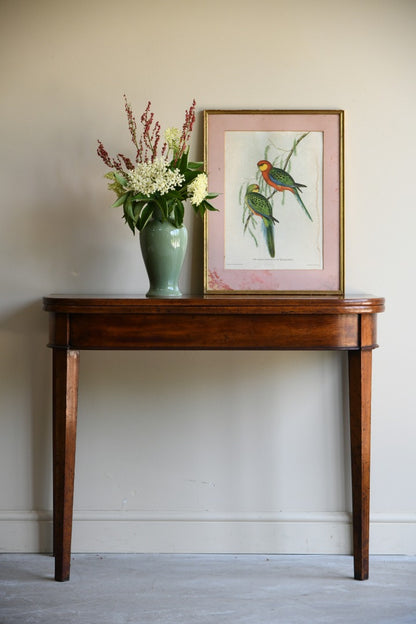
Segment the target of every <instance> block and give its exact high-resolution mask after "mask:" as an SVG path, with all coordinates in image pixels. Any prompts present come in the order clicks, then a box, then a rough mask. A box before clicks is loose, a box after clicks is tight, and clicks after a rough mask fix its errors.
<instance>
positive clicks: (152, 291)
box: [146, 288, 182, 299]
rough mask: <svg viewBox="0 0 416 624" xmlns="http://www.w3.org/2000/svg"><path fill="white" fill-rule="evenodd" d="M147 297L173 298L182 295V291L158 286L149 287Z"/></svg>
mask: <svg viewBox="0 0 416 624" xmlns="http://www.w3.org/2000/svg"><path fill="white" fill-rule="evenodd" d="M146 297H149V298H150V299H151V298H153V299H166V298H172V297H182V293H181V291H180V290H179V289H172V290H169V289H163V290H161V289H158V288H149V290H148V291H147V293H146Z"/></svg>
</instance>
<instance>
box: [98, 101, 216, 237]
mask: <svg viewBox="0 0 416 624" xmlns="http://www.w3.org/2000/svg"><path fill="white" fill-rule="evenodd" d="M195 106H196V103H195V100H193V102H192V105H191V106H190V108H189V109H188V110H187V111H186V112H185V121H184V123H183V126H182V130H179V129H178V128H167V130H166V131H165V135H164V138H165V142H164V143H163V145H162V146H161V148H160V153H159V146H160V137H161V126H160V123H159V121H156V120H155V117H154V113H153V112H152V111H151V102H148V104H147V107H146V109H145V111H144V113H143V114H142V116H141V118H140V123H141V126H142V132H141V134H140V136H139V135H138V128H137V122H136V119H135V117H134V114H133V111H132V107H131V105H130V104H129V103H128V102H127V98H126V96H125V95H124V107H125V111H126V114H127V121H128V127H129V132H130V137H131V140H132V143H133V145H134V147H135V152H136V153H135V158H134V162H133V161H132V160H131V159H130V158H129V157H128V156H125V155H124V154H117V156H116V158H111V157H110V156H109V155H108V152H107V151H106V149H105V148H104V146H103V144H102V142H101V141H98V148H97V154H98V156H99V157H100V158H101V159H102V160H103V162H104V163H105V164H106V165H107V166H108V167H109V168H110V169H111V171H109V172H108V173H106V174H105V177H106V178H108V179H109V180H110V182H109V184H108V188H109V189H110V190H111V191H114V193H115V194H116V195H117V199H116V201H115V202H114V203H113V207H117V206H123V216H124V220H125V221H126V223H127V224H128V225H129V227H130V229H131V230H132V232H133V234H134V233H135V230H136V229H138V230H139V231H141V230H143V228H144V227H145V226H146V225H147V223H148V222H149V221H150V220H151V219H156V220H159V221H162V222H163V221H169V222H170V223H172V225H174V226H175V227H180V226H181V225H182V224H183V218H184V212H185V209H184V201H185V200H187V199H189V200H190V203H191V205H192V207H193V208H194V210H195V212H196V214H199V215H201V216H203V215H204V214H205V212H206V211H207V210H216V208H215V207H214V206H212V204H211V203H210V200H211V199H214V198H215V197H217V194H216V193H208V180H207V175H206V173H204V171H203V163H202V162H191V161H190V160H189V140H190V137H191V133H192V128H193V126H194V123H195Z"/></svg>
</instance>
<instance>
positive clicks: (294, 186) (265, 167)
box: [257, 160, 313, 221]
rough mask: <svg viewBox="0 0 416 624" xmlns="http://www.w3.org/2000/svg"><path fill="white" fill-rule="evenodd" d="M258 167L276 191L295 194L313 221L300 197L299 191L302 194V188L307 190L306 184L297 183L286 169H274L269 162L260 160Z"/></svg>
mask: <svg viewBox="0 0 416 624" xmlns="http://www.w3.org/2000/svg"><path fill="white" fill-rule="evenodd" d="M257 167H258V168H259V169H260V171H261V173H262V176H263V178H264V180H265V182H266V183H267V184H269V186H271V187H273V188H274V189H276V191H290V192H291V193H293V194H294V196H295V197H296V199H297V200H298V202H299V203H300V205H301V206H302V208H303V210H304V211H305V213H306V215H307V216H308V218H309V219H310V220H311V221H313V219H312V217H311V215H310V214H309V211H308V209H307V208H306V206H305V204H304V203H303V201H302V199H301V197H300V195H299V191H300V192H302V187H303V188H306V185H305V184H299V183H298V182H295V181H294V179H293V178H292V176H291V175H290V174H289V173H287V171H285V170H284V169H279V168H278V167H273V165H272V164H271V163H270V162H269V161H268V160H259V162H258V163H257Z"/></svg>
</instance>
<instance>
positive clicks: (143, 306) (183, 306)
mask: <svg viewBox="0 0 416 624" xmlns="http://www.w3.org/2000/svg"><path fill="white" fill-rule="evenodd" d="M43 309H44V310H45V311H47V312H54V313H63V314H72V313H73V314H110V313H111V314H114V313H117V314H123V313H124V314H131V313H134V314H141V313H142V314H233V315H235V314H237V315H245V314H375V313H379V312H383V311H384V298H382V297H375V296H373V295H361V294H358V295H346V296H344V297H342V296H339V295H334V296H331V295H311V296H300V295H299V296H296V295H241V294H239V295H234V294H232V295H231V294H230V295H184V296H182V297H177V298H176V297H173V298H165V299H159V298H157V299H156V298H155V299H153V298H146V296H145V295H137V296H136V295H124V294H121V295H119V294H115V295H109V294H103V295H101V294H97V295H95V294H51V295H48V296H45V297H44V298H43Z"/></svg>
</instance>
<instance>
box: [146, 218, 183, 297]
mask: <svg viewBox="0 0 416 624" xmlns="http://www.w3.org/2000/svg"><path fill="white" fill-rule="evenodd" d="M187 245H188V231H187V229H186V227H185V226H184V225H182V226H181V227H179V228H178V227H176V226H174V225H172V223H170V222H169V221H163V222H162V221H157V220H152V221H149V223H148V224H147V225H146V226H145V227H144V228H143V230H141V232H140V247H141V250H142V255H143V260H144V264H145V267H146V271H147V275H148V277H149V284H150V287H149V290H148V291H147V293H146V297H181V296H182V293H181V291H180V290H179V277H180V274H181V270H182V265H183V261H184V258H185V252H186V248H187Z"/></svg>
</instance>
